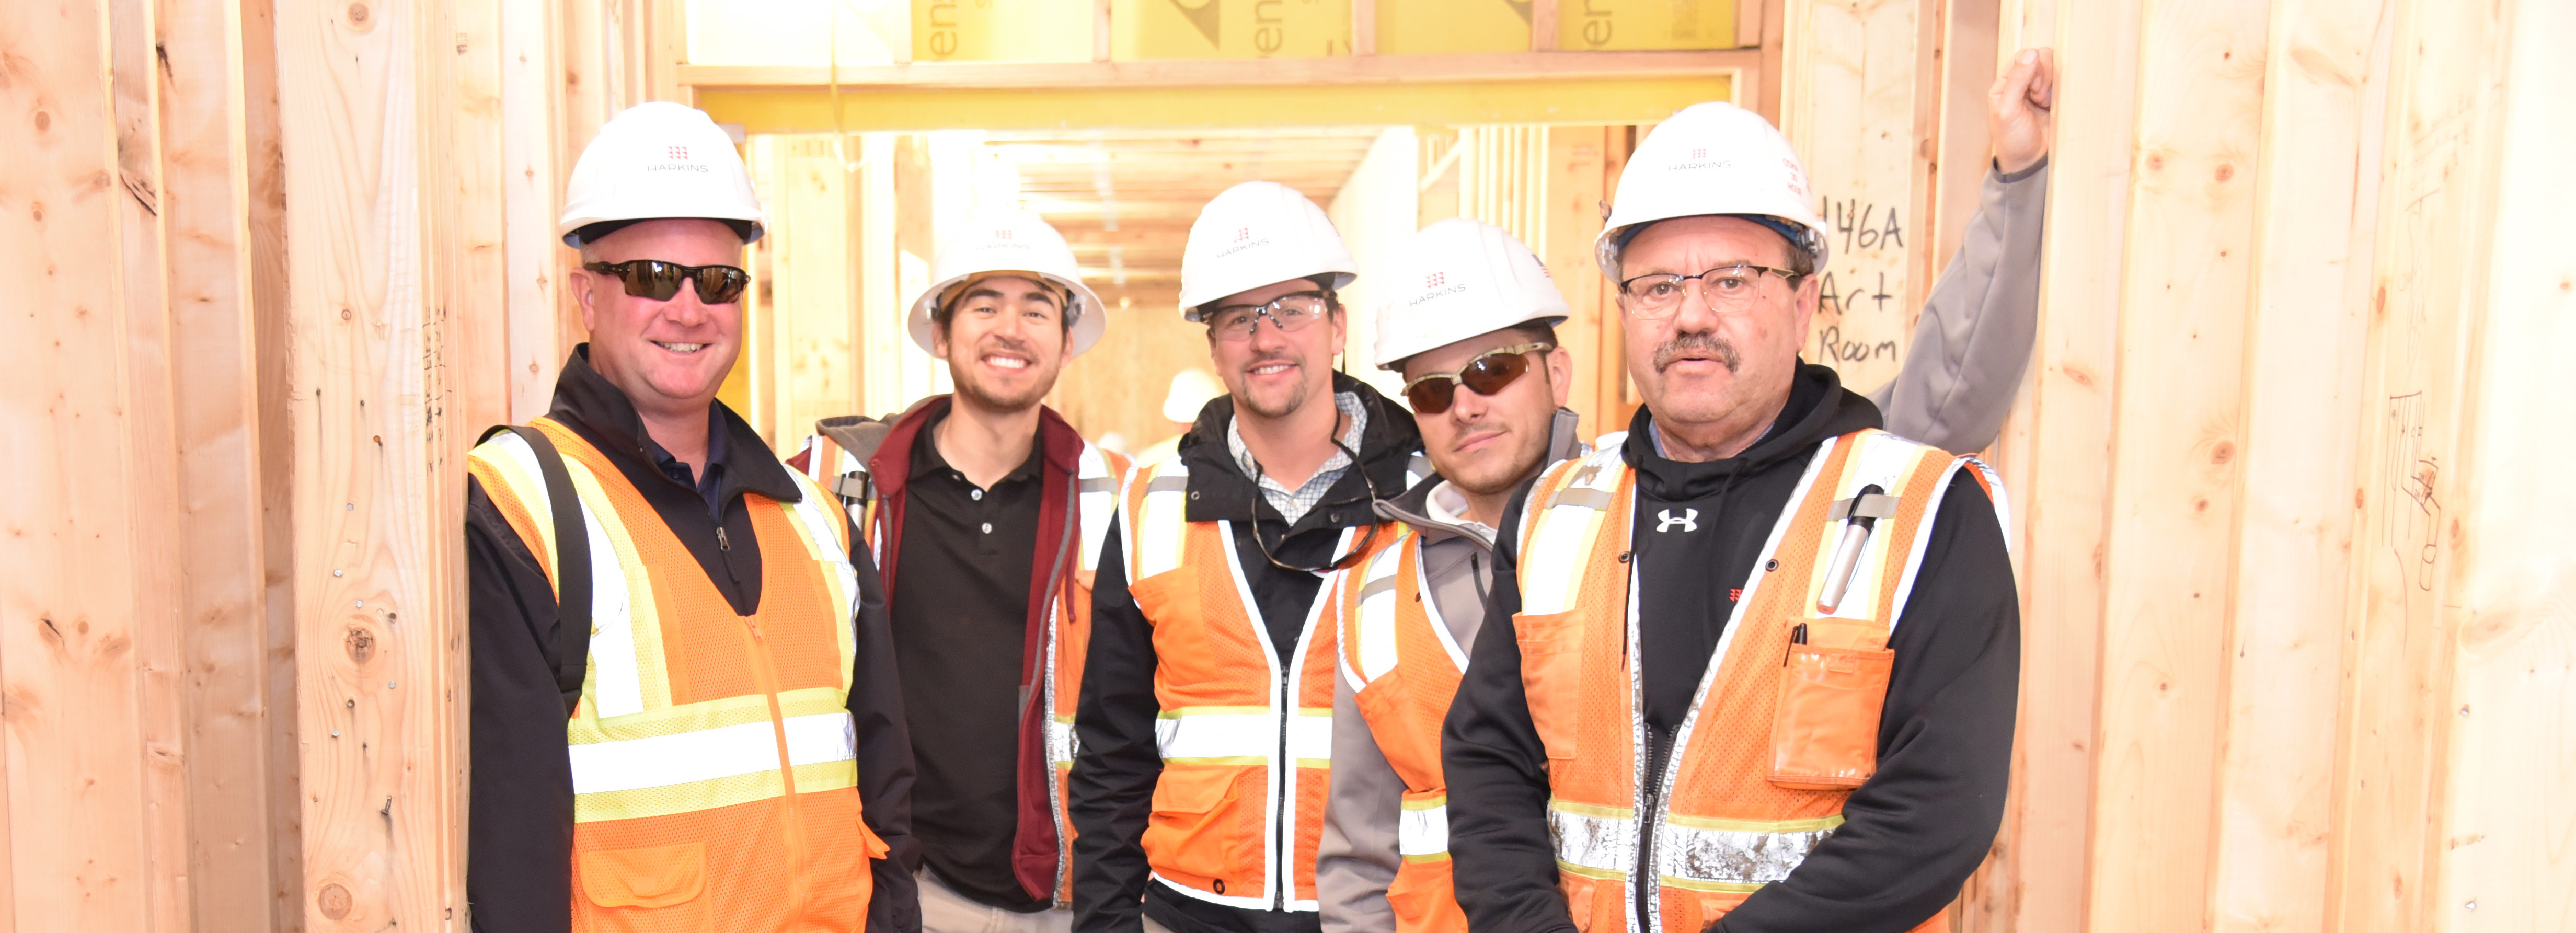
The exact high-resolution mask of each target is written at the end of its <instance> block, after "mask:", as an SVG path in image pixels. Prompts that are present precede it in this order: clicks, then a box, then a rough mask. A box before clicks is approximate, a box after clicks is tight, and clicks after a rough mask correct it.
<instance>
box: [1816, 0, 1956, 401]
mask: <svg viewBox="0 0 2576 933" xmlns="http://www.w3.org/2000/svg"><path fill="white" fill-rule="evenodd" d="M1786 16H1787V20H1788V25H1787V29H1788V33H1787V37H1786V40H1785V41H1786V42H1787V43H1788V45H1789V61H1790V62H1791V63H1792V67H1793V69H1794V71H1793V72H1792V73H1791V74H1789V75H1786V76H1784V78H1785V79H1786V80H1785V81H1784V84H1785V86H1786V95H1787V96H1786V99H1785V101H1784V102H1783V104H1782V105H1781V118H1780V126H1781V129H1782V130H1783V131H1784V132H1785V133H1786V134H1787V135H1788V137H1789V141H1790V143H1791V145H1793V146H1795V147H1796V148H1797V150H1798V154H1799V156H1800V158H1801V160H1802V161H1803V162H1804V163H1805V166H1806V170H1807V179H1808V184H1809V187H1810V188H1811V189H1812V190H1813V192H1814V197H1815V198H1816V200H1817V201H1818V202H1820V208H1821V210H1820V217H1821V219H1822V220H1823V222H1824V224H1825V233H1826V238H1827V241H1828V243H1829V244H1830V245H1831V250H1830V252H1831V256H1830V257H1829V259H1828V261H1827V262H1826V263H1825V265H1824V266H1823V267H1821V268H1819V269H1818V270H1817V272H1818V278H1819V280H1820V281H1821V282H1822V285H1823V290H1824V301H1823V303H1822V305H1821V306H1820V307H1819V308H1818V310H1817V313H1816V317H1815V321H1814V323H1813V325H1812V333H1811V334H1810V336H1809V340H1808V346H1807V348H1806V353H1805V356H1806V358H1807V359H1808V360H1809V361H1810V362H1815V363H1820V364H1823V365H1826V366H1831V367H1834V368H1835V369H1837V370H1839V371H1840V372H1841V373H1842V377H1843V381H1844V382H1845V383H1846V384H1849V385H1850V386H1852V387H1853V388H1854V389H1857V390H1861V391H1868V390H1870V389H1874V388H1877V387H1878V386H1880V385H1883V384H1885V383H1886V382H1887V381H1889V380H1891V379H1893V378H1895V377H1896V372H1897V369H1898V366H1899V362H1900V358H1901V354H1902V353H1903V349H1902V348H1903V347H1904V346H1905V344H1906V339H1905V338H1906V333H1907V330H1908V325H1909V323H1910V321H1911V319H1912V318H1913V317H1914V315H1915V314H1916V313H1917V310H1916V309H1917V308H1918V306H1919V304H1920V299H1919V296H1921V295H1923V294H1924V293H1925V291H1926V289H1925V288H1923V286H1922V283H1918V282H1915V281H1913V277H1914V275H1915V274H1916V271H1917V269H1918V267H1919V263H1918V262H1917V261H1916V259H1915V255H1916V253H1917V252H1919V251H1922V250H1927V249H1929V248H1930V244H1929V243H1927V242H1925V240H1924V235H1925V232H1926V231H1925V230H1924V229H1923V226H1924V216H1923V209H1922V204H1923V200H1924V199H1923V197H1922V192H1923V191H1924V187H1925V184H1926V178H1925V173H1926V171H1927V170H1928V168H1929V166H1928V162H1929V158H1928V156H1929V154H1928V153H1927V152H1925V151H1924V150H1923V149H1922V148H1921V146H1920V145H1919V144H1918V143H1917V142H1916V140H1917V139H1918V138H1921V137H1923V135H1924V132H1925V127H1924V126H1923V125H1922V123H1923V120H1924V118H1923V116H1922V114H1923V113H1924V107H1923V104H1924V103H1925V102H1927V101H1929V100H1930V99H1931V95H1930V94H1928V93H1926V92H1922V91H1920V90H1919V89H1918V87H1917V85H1918V83H1919V82H1920V80H1921V72H1922V69H1921V68H1920V66H1919V65H1918V64H1917V58H1918V51H1919V50H1920V49H1921V45H1922V32H1923V25H1922V22H1923V18H1924V4H1923V3H1920V2H1906V3H1887V4H1879V5H1875V6H1868V7H1857V6H1853V5H1846V4H1839V3H1829V2H1821V0H1791V2H1790V3H1789V5H1788V7H1787V11H1786ZM1933 112H1934V113H1936V114H1937V111H1933Z"/></svg>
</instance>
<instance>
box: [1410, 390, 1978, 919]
mask: <svg viewBox="0 0 2576 933" xmlns="http://www.w3.org/2000/svg"><path fill="white" fill-rule="evenodd" d="M1879 423H1880V422H1879V413H1878V410H1877V409H1876V408H1875V407H1874V406H1872V405H1871V404H1870V403H1869V401H1868V400H1867V399H1864V398H1862V397H1861V396H1859V395H1857V394H1854V393H1852V392H1850V391H1848V390H1845V389H1844V388H1843V387H1842V384H1841V382H1840V380H1839V379H1838V378H1837V377H1836V376H1835V374H1834V372H1833V370H1830V369H1827V368H1824V367H1821V366H1813V365H1807V366H1801V367H1800V369H1799V372H1798V374H1797V376H1796V381H1795V382H1794V383H1793V384H1792V387H1791V390H1790V394H1789V399H1788V402H1787V404H1786V405H1784V406H1783V407H1782V409H1781V413H1780V416H1779V417H1778V419H1777V420H1776V421H1774V422H1773V424H1772V426H1771V429H1770V431H1769V433H1767V434H1765V435H1764V436H1763V437H1762V439H1761V440H1759V441H1757V442H1755V443H1754V445H1753V446H1752V447H1751V448H1748V449H1747V450H1745V451H1744V452H1743V453H1741V454H1739V455H1737V456H1735V457H1733V458H1729V459H1726V460H1718V461H1711V462H1706V463H1683V462H1679V461H1674V460H1669V459H1666V458H1664V457H1663V456H1662V455H1661V454H1660V453H1659V452H1658V451H1657V450H1656V448H1655V442H1654V440H1653V438H1654V430H1653V425H1652V416H1651V415H1650V414H1649V413H1648V412H1647V411H1645V410H1644V409H1639V410H1638V412H1637V415H1636V418H1635V420H1634V421H1633V422H1632V423H1631V425H1630V430H1629V433H1628V437H1627V440H1626V442H1625V444H1624V446H1623V448H1622V453H1623V454H1624V456H1625V459H1626V461H1627V463H1628V464H1629V465H1630V466H1632V467H1635V468H1636V470H1637V500H1636V514H1635V516H1634V522H1635V528H1636V530H1635V550H1636V553H1637V561H1638V566H1637V579H1638V581H1639V590H1638V594H1637V608H1638V615H1639V618H1640V637H1641V638H1642V639H1644V644H1643V645H1641V646H1640V651H1639V655H1640V656H1641V658H1642V659H1643V670H1642V671H1641V672H1640V679H1641V681H1642V684H1641V686H1642V688H1643V692H1644V695H1645V703H1644V709H1643V711H1642V712H1643V714H1644V717H1645V720H1646V725H1647V729H1648V733H1649V736H1650V738H1651V739H1652V744H1653V746H1654V748H1653V751H1652V752H1651V753H1650V754H1651V755H1652V756H1653V757H1656V758H1659V759H1660V758H1661V757H1662V756H1663V755H1665V754H1669V753H1670V746H1669V743H1670V742H1671V741H1672V736H1673V732H1674V730H1675V729H1677V728H1678V727H1679V725H1680V724H1681V722H1682V720H1683V718H1684V717H1685V716H1686V715H1688V713H1689V710H1690V704H1691V700H1692V699H1693V694H1694V693H1695V692H1696V690H1697V689H1698V686H1699V681H1700V679H1701V676H1702V675H1703V674H1704V673H1705V672H1706V670H1707V665H1708V663H1709V661H1710V660H1711V657H1712V655H1713V654H1714V652H1715V650H1716V647H1717V643H1718V637H1719V636H1720V635H1721V634H1722V633H1723V632H1724V630H1725V627H1726V622H1727V618H1728V616H1729V615H1730V614H1731V613H1732V611H1733V609H1734V605H1735V599H1736V598H1737V596H1738V594H1739V593H1740V588H1741V587H1742V586H1743V585H1744V583H1745V581H1746V580H1747V579H1748V578H1749V577H1750V576H1751V575H1752V573H1753V572H1754V561H1756V560H1757V559H1759V558H1760V556H1761V552H1762V547H1763V544H1764V542H1765V540H1766V539H1767V538H1768V537H1769V535H1770V531H1771V528H1772V526H1773V525H1774V524H1775V523H1776V522H1777V521H1778V518H1779V515H1780V511H1781V509H1783V508H1786V507H1787V506H1788V502H1789V496H1790V494H1791V493H1792V492H1794V491H1795V488H1796V486H1797V482H1798V478H1799V477H1800V475H1802V474H1803V473H1804V472H1805V471H1806V467H1807V463H1808V459H1809V458H1810V457H1812V456H1813V455H1814V452H1815V449H1816V446H1817V445H1818V444H1819V443H1821V442H1822V441H1823V440H1824V439H1825V438H1828V437H1833V436H1836V435H1840V434H1845V433H1849V432H1851V431H1855V430H1859V429H1862V428H1871V427H1878V426H1879ZM1522 508H1523V504H1522V502H1520V501H1515V502H1514V504H1513V505H1512V506H1511V508H1510V509H1509V510H1508V511H1506V512H1505V513H1504V516H1503V525H1502V527H1504V528H1506V529H1511V528H1516V527H1518V526H1519V523H1520V513H1521V510H1522ZM1504 537H1505V540H1504V542H1503V547H1501V548H1500V549H1498V551H1497V554H1496V568H1497V569H1496V574H1495V588H1494V593H1493V598H1492V599H1491V600H1490V601H1489V602H1488V607H1487V608H1488V612H1487V615H1486V618H1485V625H1484V628H1483V631H1482V632H1480V633H1479V634H1478V635H1477V638H1476V643H1475V645H1474V646H1473V648H1472V649H1471V653H1470V659H1471V660H1470V663H1469V666H1468V670H1467V675H1466V679H1465V681H1464V682H1462V683H1461V684H1460V685H1459V691H1458V699H1457V701H1456V703H1455V705H1453V706H1452V707H1451V709H1450V713H1449V720H1448V723H1447V726H1446V728H1445V729H1444V731H1443V735H1442V765H1443V768H1444V770H1445V771H1446V773H1447V774H1446V776H1447V778H1448V781H1449V804H1450V806H1449V814H1450V815H1449V821H1450V822H1449V832H1450V855H1451V858H1452V859H1453V865H1454V868H1455V871H1456V882H1457V891H1458V903H1459V906H1460V907H1462V908H1464V909H1465V910H1466V913H1467V920H1468V923H1469V925H1470V926H1471V927H1472V928H1473V929H1475V930H1476V931H1477V933H1489V931H1490V933H1560V931H1570V930H1572V929H1573V926H1574V924H1573V921H1572V919H1571V918H1570V917H1569V916H1568V914H1567V909H1566V904H1565V899H1564V896H1563V895H1562V894H1561V893H1560V892H1559V890H1558V888H1557V882H1556V879H1557V869H1556V847H1555V845H1554V843H1553V841H1552V840H1551V839H1550V837H1549V834H1548V828H1547V817H1546V808H1547V800H1548V784H1547V772H1546V767H1545V766H1546V763H1547V753H1546V750H1545V749H1544V748H1543V747H1542V746H1541V745H1540V743H1539V737H1538V731H1537V729H1536V727H1534V726H1533V725H1532V724H1531V722H1530V716H1529V707H1528V700H1527V696H1526V694H1525V693H1524V692H1523V689H1522V682H1521V663H1520V661H1521V659H1520V646H1519V643H1518V641H1517V639H1516V638H1515V636H1514V633H1513V625H1512V615H1513V613H1515V612H1517V611H1519V609H1520V590H1519V586H1518V584H1517V582H1516V578H1515V577H1514V575H1513V574H1512V572H1511V569H1512V567H1513V566H1514V563H1515V559H1516V557H1517V555H1515V554H1513V553H1512V547H1511V545H1512V543H1513V542H1512V540H1511V536H1510V535H1509V534H1506V535H1505V536H1504ZM1918 579H1919V580H1920V582H1918V583H1917V584H1916V586H1915V589H1914V591H1913V594H1912V595H1911V596H1910V597H1909V598H1908V600H1907V602H1906V608H1905V620H1906V624H1904V625H1902V626H1899V627H1898V628H1897V631H1896V634H1895V636H1894V637H1893V639H1892V640H1891V642H1890V644H1889V647H1891V648H1893V649H1895V651H1896V663H1895V670H1894V673H1893V674H1892V676H1891V678H1890V682H1889V686H1888V695H1887V703H1886V707H1885V713H1884V715H1883V717H1882V719H1881V721H1880V725H1879V742H1878V744H1879V770H1878V774H1877V776H1876V777H1874V778H1872V779H1871V780H1870V782H1869V783H1868V784H1866V785H1863V786H1862V787H1861V788H1860V789H1858V790H1856V791H1854V792H1853V793H1852V795H1851V798H1850V799H1849V800H1848V801H1846V802H1845V804H1844V809H1843V815H1844V817H1845V819H1846V820H1847V822H1845V823H1844V824H1843V825H1842V827H1840V828H1839V829H1838V830H1837V831H1836V832H1835V834H1834V835H1833V836H1832V837H1831V838H1829V839H1827V840H1826V841H1825V842H1823V843H1822V844H1819V845H1818V846H1817V847H1816V849H1815V851H1813V852H1812V853H1810V854H1809V855H1808V856H1807V859H1806V861H1805V862H1804V863H1803V864H1801V865H1800V866H1799V867H1798V868H1797V870H1796V871H1794V872H1792V873H1791V874H1790V875H1789V877H1788V878H1787V879H1786V880H1784V881H1781V882H1779V883H1776V884H1772V885H1768V886H1766V887H1764V888H1763V889H1762V890H1760V891H1758V892H1756V893H1755V894H1754V895H1753V896H1752V897H1751V898H1749V899H1747V900H1746V901H1745V902H1744V904H1743V905H1742V906H1741V907H1739V908H1737V909H1736V911H1735V912H1734V913H1732V914H1729V915H1728V916H1727V917H1726V919H1725V920H1723V921H1722V922H1720V923H1719V924H1717V926H1716V929H1718V930H1722V931H1728V933H1754V931H1765V933H1771V931H1782V933H1785V931H1806V930H1815V931H1825V930H1832V931H1838V933H1870V931H1887V933H1902V931H1905V930H1909V929H1912V928H1913V927H1914V926H1916V925H1917V924H1920V923H1922V922H1923V921H1924V920H1927V919H1929V918H1930V917H1932V916H1933V915H1934V914H1936V913H1939V912H1940V911H1941V910H1942V909H1944V907H1945V906H1946V905H1947V904H1948V903H1949V902H1950V900H1951V899H1952V898H1953V897H1955V896H1956V895H1957V894H1958V890H1959V886H1960V884H1962V883H1963V882H1965V881H1966V880H1967V877H1968V875H1969V873H1971V872H1973V871H1975V869H1976V867H1977V865H1978V863H1979V862H1981V861H1983V860H1984V858H1985V854H1986V851H1987V849H1988V847H1989V846H1990V845H1991V844H1992V843H1993V840H1994V835H1995V831H1996V828H1997V827H1998V826H2000V825H2001V823H2002V819H2003V800H2004V788H2005V784H2006V780H2007V777H2008V775H2009V772H2010V767H2011V753H2012V735H2013V718H2014V713H2015V703H2016V701H2017V690H2018V681H2019V675H2020V663H2021V662H2020V657H2021V627H2020V606H2019V599H2018V597H2017V596H2016V594H2015V590H2014V586H2013V578H2012V562H2011V558H2010V556H2009V554H2008V553H2007V552H2006V550H2005V545H2004V537H2003V529H2002V526H2001V524H2000V523H1999V522H1998V521H1997V520H1996V517H1995V511H1994V509H1993V507H1992V505H1991V504H1990V503H1989V501H1988V500H1987V498H1986V495H1985V492H1984V491H1983V490H1982V489H1980V488H1979V487H1978V486H1977V484H1975V483H1953V484H1951V486H1950V488H1949V492H1948V493H1947V497H1946V498H1945V499H1943V501H1942V503H1941V508H1940V512H1939V515H1938V517H1937V519H1936V520H1935V521H1934V522H1933V527H1932V530H1931V541H1930V543H1929V544H1928V545H1927V546H1926V548H1925V557H1924V563H1923V568H1922V571H1921V573H1920V576H1919V578H1918ZM1658 770H1659V769H1658ZM1650 933H1660V931H1650ZM1676 933H1695V931H1676Z"/></svg>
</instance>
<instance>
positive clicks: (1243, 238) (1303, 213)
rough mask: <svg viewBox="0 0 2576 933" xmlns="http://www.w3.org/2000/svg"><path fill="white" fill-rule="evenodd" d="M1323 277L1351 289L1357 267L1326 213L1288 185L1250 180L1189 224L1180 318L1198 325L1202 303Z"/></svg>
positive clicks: (1227, 191)
mask: <svg viewBox="0 0 2576 933" xmlns="http://www.w3.org/2000/svg"><path fill="white" fill-rule="evenodd" d="M1325 275H1329V276H1330V279H1329V283H1328V284H1327V285H1326V286H1325V287H1326V288H1332V289H1341V288H1346V287H1349V286H1350V284H1351V280H1352V279H1355V278H1358V277H1359V264H1357V263H1354V262H1352V261H1351V251H1350V248H1349V247H1347V246H1343V245H1342V236H1341V234H1339V233H1336V232H1334V231H1333V222H1332V220H1330V219H1329V218H1326V217H1325V216H1324V209H1323V208H1320V207H1316V206H1315V202H1313V201H1309V200H1307V199H1306V196H1305V195H1302V194H1298V193H1297V189H1295V188H1291V187H1288V186H1287V185H1283V184H1280V183H1278V182H1275V181H1247V182H1244V183H1242V184H1240V185H1236V186H1234V187H1232V188H1227V189H1225V192H1224V193H1222V194H1219V195H1217V196H1216V198H1215V199H1214V200H1211V201H1209V202H1208V203H1207V207H1205V208H1202V209H1200V210H1199V219H1198V221H1197V222H1195V223H1192V224H1190V241H1189V245H1188V246H1187V247H1185V248H1184V249H1182V251H1181V316H1182V317H1184V318H1187V319H1189V320H1192V321H1196V320H1198V319H1199V312H1198V308H1199V306H1200V305H1203V304H1207V303H1208V302H1211V301H1215V300H1217V299H1219V298H1223V297H1225V296H1227V295H1232V294H1236V293H1239V292H1247V291H1251V290H1253V289H1256V288H1260V287H1262V286H1265V285H1276V284H1279V283H1281V282H1285V281H1288V280H1290V279H1302V278H1308V277H1315V276H1325Z"/></svg>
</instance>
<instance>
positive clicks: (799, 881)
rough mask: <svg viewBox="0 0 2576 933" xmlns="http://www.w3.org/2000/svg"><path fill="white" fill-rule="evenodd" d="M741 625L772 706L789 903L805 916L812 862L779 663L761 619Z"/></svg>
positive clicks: (754, 671)
mask: <svg viewBox="0 0 2576 933" xmlns="http://www.w3.org/2000/svg"><path fill="white" fill-rule="evenodd" d="M742 625H743V630H744V631H745V632H747V633H749V634H750V635H751V645H750V648H751V669H752V675H753V677H754V678H755V679H756V680H758V681H759V685H760V692H761V694H762V697H763V699H766V700H767V701H768V702H769V729H770V733H771V734H772V735H774V736H775V737H776V739H777V742H778V779H779V787H780V790H781V791H782V793H781V795H780V796H779V802H780V807H779V810H780V813H779V819H780V823H781V824H782V825H781V826H780V827H779V830H780V835H781V837H782V838H783V839H784V840H785V842H786V843H787V857H788V862H789V864H791V865H794V866H795V870H794V871H793V873H792V874H790V875H789V877H790V878H791V879H793V880H792V881H791V882H790V887H789V900H790V902H791V903H793V904H794V905H795V907H794V910H795V911H796V914H797V915H802V914H803V912H804V910H805V897H806V893H807V881H806V877H805V875H806V870H807V862H808V861H809V860H808V859H807V858H806V857H805V843H806V839H805V818H804V813H803V812H802V811H803V808H802V807H800V806H798V801H797V794H796V763H795V760H794V759H793V758H790V757H789V756H788V750H787V710H786V708H785V706H784V705H782V704H781V703H780V702H779V700H778V664H777V659H776V658H775V657H773V656H771V654H770V652H769V634H768V633H767V632H764V631H762V630H761V627H760V618H759V617H758V616H743V617H742Z"/></svg>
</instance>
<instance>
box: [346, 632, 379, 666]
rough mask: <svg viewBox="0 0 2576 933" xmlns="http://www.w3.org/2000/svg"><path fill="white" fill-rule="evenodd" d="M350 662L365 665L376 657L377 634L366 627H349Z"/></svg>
mask: <svg viewBox="0 0 2576 933" xmlns="http://www.w3.org/2000/svg"><path fill="white" fill-rule="evenodd" d="M347 644H348V647H349V660H351V661H355V662H358V663H360V664H365V663H367V662H368V661H369V660H372V659H374V658H375V656H376V633H374V632H370V631H367V629H366V628H365V627H364V626H358V625H352V626H349V637H348V640H347Z"/></svg>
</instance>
